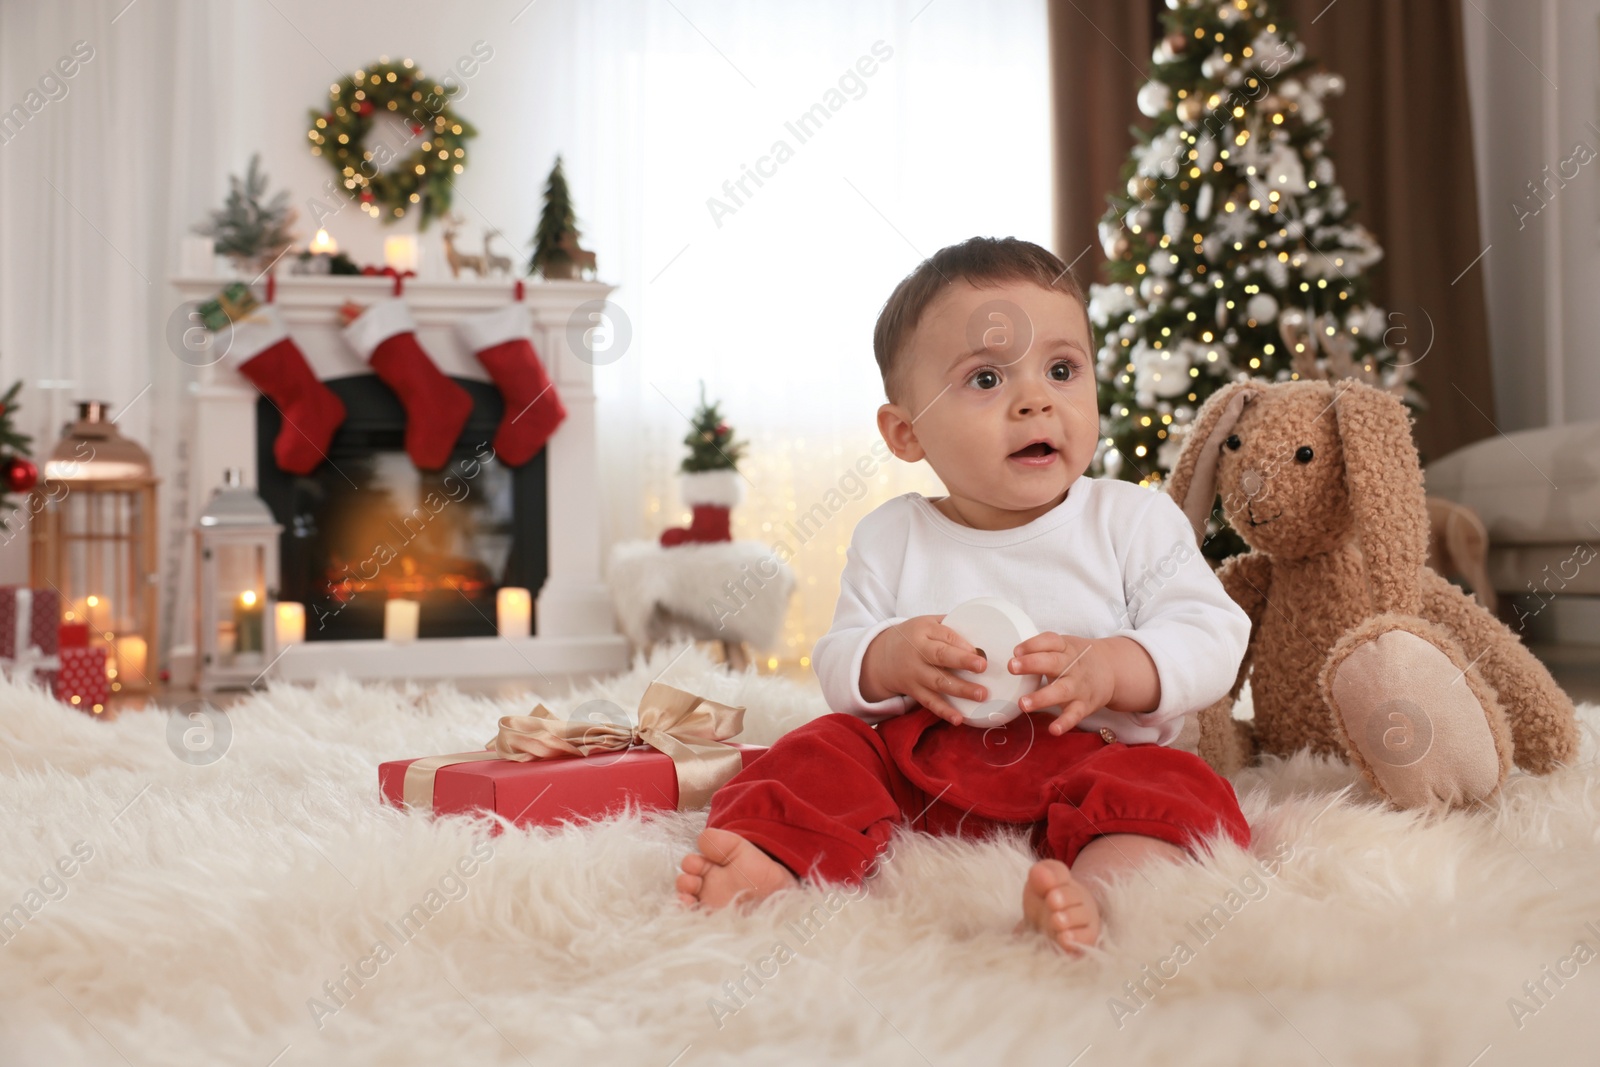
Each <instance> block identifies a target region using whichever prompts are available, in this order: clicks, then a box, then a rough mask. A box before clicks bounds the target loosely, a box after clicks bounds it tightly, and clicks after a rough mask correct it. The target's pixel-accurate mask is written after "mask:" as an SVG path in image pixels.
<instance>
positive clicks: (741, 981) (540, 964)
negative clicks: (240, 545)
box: [0, 646, 1600, 1067]
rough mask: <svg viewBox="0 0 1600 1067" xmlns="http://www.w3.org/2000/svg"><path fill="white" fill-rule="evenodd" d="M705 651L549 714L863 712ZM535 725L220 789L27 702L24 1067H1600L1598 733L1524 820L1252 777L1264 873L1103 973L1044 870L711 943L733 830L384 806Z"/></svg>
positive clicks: (1123, 899)
mask: <svg viewBox="0 0 1600 1067" xmlns="http://www.w3.org/2000/svg"><path fill="white" fill-rule="evenodd" d="M680 651H681V646H679V648H663V649H659V650H658V651H657V653H656V656H655V657H654V659H652V660H651V661H650V662H648V663H636V664H635V666H634V669H633V670H631V671H630V672H628V673H627V674H625V675H622V676H618V677H616V678H613V679H609V680H607V681H606V682H605V683H604V684H598V685H593V686H590V687H587V688H585V689H582V690H580V691H577V692H574V693H550V694H542V696H543V698H544V700H545V702H546V703H547V704H549V705H550V706H551V707H552V708H554V709H555V710H557V711H563V710H566V709H568V708H571V707H573V706H575V705H576V704H578V703H580V702H581V701H583V700H586V699H591V698H593V697H596V696H601V695H604V696H609V697H611V698H613V699H615V700H617V701H618V702H619V703H621V704H623V705H624V706H625V707H633V706H635V705H636V704H637V701H638V698H639V696H640V694H641V693H642V692H643V691H644V688H645V685H646V684H647V683H648V682H649V680H650V679H651V678H653V677H654V676H655V675H656V674H657V673H658V672H660V671H662V670H663V669H664V668H666V673H665V675H663V678H662V680H664V681H667V682H669V683H671V684H674V685H678V686H680V687H682V688H686V689H692V690H695V691H698V692H700V693H703V694H704V695H706V696H710V697H713V698H715V699H718V700H722V701H726V702H729V703H735V704H744V705H746V706H747V707H748V708H749V713H748V719H749V729H748V731H747V733H746V736H745V739H746V740H751V741H756V742H769V741H771V740H772V739H774V738H776V737H777V736H778V735H779V734H780V733H782V732H783V731H784V730H785V729H788V728H792V727H793V726H795V725H797V724H798V723H800V722H802V721H804V720H806V719H808V718H810V717H812V716H814V715H817V714H819V713H821V712H822V711H823V710H825V709H824V708H823V706H822V704H821V700H820V696H819V695H818V693H817V692H816V690H815V689H814V688H810V687H802V686H799V685H796V684H794V683H790V682H786V681H783V680H781V679H774V678H762V677H757V676H755V675H753V674H747V675H743V676H737V675H730V674H728V673H727V672H726V671H724V670H721V669H717V668H714V667H713V665H712V664H711V662H710V661H709V660H708V659H707V658H706V657H704V656H703V655H702V654H701V653H700V652H699V651H698V650H695V649H690V650H689V651H688V652H687V653H686V654H683V655H682V656H681V658H678V659H677V661H676V662H672V660H673V657H674V656H677V655H678V654H679V652H680ZM669 664H670V666H669ZM523 708H524V704H523V702H521V701H518V702H515V703H512V702H495V701H492V700H488V699H482V698H471V697H466V696H462V695H460V694H459V693H456V692H454V691H453V690H451V689H449V688H419V687H415V686H407V687H402V688H377V687H364V686H361V685H357V684H355V683H352V682H349V681H346V680H340V679H331V680H327V681H324V682H323V683H322V684H321V685H320V686H318V687H317V688H316V689H295V688H279V689H274V690H272V691H270V692H268V693H264V694H259V695H256V696H254V697H252V698H250V699H248V700H246V701H244V702H243V703H240V704H238V705H236V706H234V707H232V708H231V709H229V713H228V719H229V723H230V725H231V728H232V732H233V736H232V740H231V744H230V747H229V749H228V751H227V754H226V756H225V757H224V758H222V759H221V760H219V761H218V762H216V763H214V764H211V765H209V766H192V765H190V764H187V763H185V762H182V761H180V760H179V759H177V758H176V757H175V756H174V755H173V752H172V750H171V749H170V748H169V746H168V741H167V725H168V719H167V716H165V715H163V714H160V713H129V714H126V715H124V716H122V717H121V718H120V719H118V720H116V721H113V722H96V721H93V720H90V719H89V718H87V717H85V716H84V715H82V714H79V713H76V712H72V711H69V710H67V709H66V708H64V707H61V706H60V705H57V704H55V703H53V702H52V701H50V700H48V699H46V698H44V697H43V696H42V695H41V694H39V693H38V692H36V691H30V690H26V689H22V688H17V687H13V686H11V685H10V684H9V683H0V775H3V779H0V805H3V809H4V819H3V820H0V842H3V847H0V862H3V871H4V883H3V885H0V894H3V898H0V907H11V906H12V905H13V904H15V905H16V906H17V907H20V908H21V912H20V913H19V912H18V910H17V907H12V909H11V911H10V913H9V914H10V919H9V922H8V924H7V925H5V926H4V927H3V929H0V940H3V941H4V944H3V945H0V1061H3V1062H4V1063H7V1064H13V1063H15V1064H48V1065H56V1064H77V1063H86V1064H118V1063H123V1062H127V1063H130V1064H141V1065H142V1064H154V1063H161V1064H197V1065H198V1064H204V1065H208V1067H209V1065H214V1064H242V1065H250V1067H268V1065H274V1067H288V1065H291V1064H338V1065H348V1064H383V1065H388V1067H393V1065H402V1064H429V1065H456V1064H473V1065H477V1064H485V1065H487V1064H522V1063H536V1064H540V1065H543V1064H550V1063H574V1064H576V1063H590V1062H607V1063H626V1064H646V1065H651V1067H669V1065H674V1067H691V1065H696V1064H723V1063H735V1062H738V1063H788V1062H830V1063H847V1064H857V1063H859V1064H873V1065H880V1064H913V1065H922V1064H938V1065H947V1064H948V1065H965V1064H974V1063H1007V1064H1009V1063H1048V1064H1056V1065H1067V1064H1077V1065H1082V1067H1091V1065H1095V1064H1125V1063H1159V1064H1185V1065H1198V1064H1229V1065H1232V1064H1245V1063H1263V1064H1266V1063H1270V1064H1308V1065H1312V1064H1314V1065H1319V1067H1320V1065H1327V1064H1336V1065H1340V1067H1343V1065H1346V1064H1349V1065H1370V1064H1439V1065H1444V1067H1467V1065H1469V1064H1471V1065H1489V1064H1551V1063H1593V1062H1595V1056H1596V1053H1595V1049H1596V1047H1597V1040H1600V1021H1597V1013H1596V1012H1595V1011H1594V1010H1593V1009H1594V1005H1595V1004H1596V998H1597V995H1600V962H1594V960H1595V952H1596V951H1597V950H1600V776H1597V774H1596V768H1595V766H1594V765H1593V763H1592V761H1593V760H1594V759H1595V736H1596V735H1595V728H1596V727H1600V709H1597V708H1596V707H1595V706H1593V705H1590V706H1587V707H1586V708H1585V709H1584V714H1585V717H1586V720H1587V722H1586V730H1585V740H1584V751H1583V759H1584V760H1587V761H1591V762H1590V764H1589V765H1587V766H1580V767H1575V768H1572V769H1569V770H1567V771H1565V772H1563V773H1561V774H1559V775H1556V776H1553V777H1550V778H1545V779H1533V778H1527V777H1523V776H1520V775H1519V776H1518V777H1516V778H1515V779H1514V780H1513V781H1512V782H1510V783H1509V784H1508V786H1507V788H1506V790H1505V795H1504V799H1503V801H1502V802H1501V803H1500V805H1499V806H1498V807H1497V808H1496V809H1495V810H1494V811H1493V812H1491V813H1487V814H1483V813H1480V814H1458V815H1452V816H1449V817H1445V818H1440V819H1436V820H1428V819H1424V818H1421V817H1418V816H1414V815H1406V814H1398V813H1394V812H1390V811H1387V810H1384V809H1382V808H1380V807H1378V806H1376V805H1375V804H1374V803H1373V802H1372V800H1371V798H1370V796H1369V795H1368V794H1367V793H1366V791H1365V789H1364V787H1363V786H1362V785H1361V784H1360V783H1359V781H1358V780H1357V778H1356V776H1355V775H1354V774H1353V773H1352V772H1351V771H1350V770H1349V769H1348V768H1346V767H1344V766H1342V765H1339V764H1334V763H1331V762H1327V761H1317V760H1312V759H1310V758H1307V757H1304V756H1301V757H1297V758H1295V759H1293V760H1290V761H1287V762H1276V761H1274V762H1272V763H1270V764H1268V765H1267V766H1264V767H1261V768H1258V769H1253V770H1251V771H1248V772H1246V773H1245V774H1243V775H1241V776H1240V778H1239V780H1238V782H1237V787H1238V789H1239V793H1240V796H1241V799H1242V802H1243V805H1244V809H1245V812H1246V814H1247V815H1248V816H1249V818H1250V822H1251V825H1252V826H1253V828H1254V831H1255V836H1256V842H1255V845H1254V848H1253V850H1252V852H1251V853H1247V852H1244V851H1241V850H1239V849H1237V848H1233V847H1231V846H1228V847H1227V848H1226V849H1225V850H1224V851H1221V852H1220V853H1219V854H1217V855H1215V856H1213V857H1211V858H1210V859H1208V860H1207V861H1206V862H1204V863H1196V864H1189V865H1186V866H1167V867H1162V868H1158V869H1154V870H1150V871H1148V872H1147V873H1145V874H1142V875H1138V876H1134V877H1131V878H1130V879H1129V880H1128V881H1126V882H1125V883H1123V884H1122V885H1121V886H1120V887H1119V888H1118V890H1117V891H1116V893H1115V896H1114V898H1113V901H1112V907H1113V909H1114V914H1113V917H1112V922H1113V923H1114V927H1113V929H1112V932H1111V934H1110V935H1109V936H1108V937H1107V938H1106V940H1105V941H1104V943H1103V949H1104V950H1103V951H1102V952H1100V953H1099V954H1098V955H1097V956H1095V957H1094V958H1091V959H1083V960H1072V959H1068V958H1065V957H1063V956H1061V955H1059V954H1057V953H1056V952H1054V951H1052V950H1050V949H1049V948H1047V947H1046V946H1045V945H1044V944H1043V943H1042V941H1041V940H1040V939H1037V938H1030V937H1021V936H1014V935H1013V934H1012V932H1011V931H1012V926H1013V924H1014V923H1015V922H1016V920H1017V918H1018V915H1019V886H1020V884H1021V880H1022V877H1023V873H1024V872H1025V871H1026V869H1027V866H1028V863H1029V857H1028V855H1027V854H1026V852H1025V851H1024V850H1023V848H1022V847H1021V846H1020V845H1019V844H1018V843H1017V842H1016V841H1014V840H998V841H993V842H990V843H983V844H968V843H961V842H953V841H947V840H934V839H929V838H916V837H904V836H902V837H901V838H899V839H898V840H897V842H896V844H895V846H894V850H893V858H892V860H891V861H890V862H889V863H888V864H887V866H886V869H885V870H884V872H883V874H882V876H881V877H880V878H879V879H878V880H877V881H876V882H875V883H874V884H872V885H871V887H870V890H869V891H868V892H867V893H865V894H863V895H859V896H853V895H852V896H846V895H834V896H831V897H830V896H824V895H823V894H821V893H819V892H817V891H815V890H807V891H802V892H797V893H794V894H785V895H780V896H779V897H777V898H774V899H773V900H771V901H769V902H767V904H765V905H763V906H762V907H761V908H760V909H758V910H756V911H754V912H753V913H750V914H743V915H740V914H733V913H720V914H716V915H709V916H708V915H705V914H698V913H693V912H689V911H686V910H684V909H682V908H680V907H679V906H678V905H677V904H676V903H675V902H674V900H673V896H672V893H671V890H670V882H671V878H672V875H673V872H674V869H675V866H676V863H677V861H678V859H679V857H680V856H681V855H682V854H683V852H684V851H685V850H686V848H687V847H688V845H689V844H690V842H691V841H692V840H693V837H694V835H695V833H696V832H697V830H698V829H699V828H700V826H701V824H702V823H703V820H704V817H703V815H693V814H688V815H677V814H666V815H656V816H651V817H646V818H642V819H641V818H639V817H628V818H619V819H616V820H613V821H609V822H605V823H601V824H595V825H588V826H584V827H568V828H565V829H559V830H533V831H515V830H514V831H511V832H508V833H505V834H503V835H500V836H496V837H491V836H489V835H488V834H487V833H486V832H485V828H484V824H483V823H481V822H474V821H472V820H468V819H461V818H456V819H447V820H440V821H435V820H432V819H430V818H428V817H426V816H422V815H417V814H408V813H402V812H399V811H396V810H394V809H391V808H386V807H383V806H382V805H380V804H379V802H378V798H377V775H376V770H375V768H376V765H377V763H378V762H379V761H381V760H384V759H389V758H396V757H404V756H416V755H424V754H429V753H438V752H452V751H460V750H464V749H468V748H473V747H476V746H478V745H481V744H482V743H483V742H484V741H485V740H486V739H487V738H488V737H489V736H490V735H491V734H492V733H493V729H494V723H495V720H496V717H497V716H499V715H501V714H504V713H507V712H513V711H518V710H523ZM180 725H183V726H190V725H192V724H189V723H187V722H182V721H180ZM1346 787H1349V788H1348V789H1346ZM85 857H87V858H85ZM463 858H465V859H466V862H465V863H461V861H462V860H463ZM58 861H59V863H60V867H59V868H58V867H57V864H58ZM61 870H70V871H71V872H72V873H71V875H70V876H64V875H62V874H61V873H60V871H61ZM468 870H470V874H465V875H464V874H463V873H462V872H463V871H468ZM430 894H432V896H431V897H430ZM418 904H422V905H424V909H425V912H426V911H427V910H428V909H429V908H433V909H436V910H434V911H432V913H431V916H430V917H429V918H428V920H427V921H426V924H425V925H424V926H423V927H422V928H421V930H420V931H417V930H415V929H413V930H412V931H411V936H410V937H409V939H408V940H404V941H402V940H401V939H400V938H398V937H396V936H395V934H394V932H393V929H392V928H391V926H390V925H389V924H397V923H398V922H399V920H400V919H401V917H402V916H403V915H405V914H406V913H407V912H409V911H411V910H412V909H413V907H414V906H416V905H418ZM19 914H20V916H21V918H19ZM1208 914H1209V915H1210V919H1209V925H1208V926H1203V925H1202V920H1203V919H1205V918H1206V916H1207V915H1208ZM808 915H809V919H808ZM807 923H809V925H807ZM19 927H20V928H19ZM379 942H382V943H383V944H384V948H383V950H382V951H375V949H376V948H377V945H378V943H379ZM1180 943H1181V946H1182V947H1181V948H1179V947H1178V946H1179V945H1180ZM325 983H326V984H325ZM1524 983H1533V985H1531V986H1525V985H1524ZM1541 983H1542V986H1543V990H1542V991H1541V990H1540V989H1539V988H1538V986H1539V985H1540V984H1541ZM1140 984H1142V987H1143V988H1142V990H1140V989H1138V988H1136V986H1138V985H1140ZM336 986H342V989H339V988H335V987H336ZM741 986H742V989H741V988H740V987H741ZM1530 990H1531V992H1530ZM1517 1005H1521V1008H1520V1010H1519V1009H1517V1007H1516V1006H1517Z"/></svg>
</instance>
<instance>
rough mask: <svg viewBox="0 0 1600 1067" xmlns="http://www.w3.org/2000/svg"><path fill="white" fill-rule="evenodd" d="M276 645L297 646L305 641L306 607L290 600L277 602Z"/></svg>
mask: <svg viewBox="0 0 1600 1067" xmlns="http://www.w3.org/2000/svg"><path fill="white" fill-rule="evenodd" d="M277 624H278V630H277V633H278V645H279V647H280V648H281V647H282V646H284V645H298V644H300V643H301V642H303V641H304V640H305V639H306V606H305V605H304V604H297V603H295V602H294V601H292V600H280V601H278V617H277Z"/></svg>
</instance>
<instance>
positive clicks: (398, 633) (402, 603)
mask: <svg viewBox="0 0 1600 1067" xmlns="http://www.w3.org/2000/svg"><path fill="white" fill-rule="evenodd" d="M421 617H422V604H421V602H420V601H416V600H401V599H395V600H386V601H384V603H383V639H384V640H385V641H395V642H406V641H415V640H416V639H417V622H418V621H419V620H420V619H421Z"/></svg>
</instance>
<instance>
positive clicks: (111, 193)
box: [0, 0, 241, 643]
mask: <svg viewBox="0 0 1600 1067" xmlns="http://www.w3.org/2000/svg"><path fill="white" fill-rule="evenodd" d="M232 15H233V10H232V6H231V5H224V4H214V3H207V2H204V0H158V2H156V3H146V4H140V5H138V6H133V5H129V4H128V3H127V0H74V2H61V3H48V4H46V3H20V2H5V3H0V109H4V110H5V111H7V112H8V114H9V117H11V118H12V123H11V125H10V127H9V128H8V129H7V131H6V133H7V136H6V137H5V138H4V139H3V144H0V382H3V383H4V384H6V385H9V384H10V383H11V382H12V381H13V380H15V379H17V378H21V379H22V380H23V383H24V388H23V392H22V395H21V397H20V398H19V400H20V403H21V405H22V407H21V410H20V412H19V416H18V421H19V424H20V428H21V429H22V430H23V431H24V432H26V433H29V434H32V435H33V436H34V456H35V458H36V459H41V465H42V457H43V456H44V455H46V454H48V452H49V450H50V448H51V446H52V445H53V444H54V442H55V440H56V438H57V437H58V436H59V434H60V432H61V428H62V424H63V423H64V422H65V421H67V420H68V419H69V418H70V416H71V415H72V410H73V401H75V400H77V399H82V398H94V399H100V400H104V401H107V402H109V403H110V404H111V406H112V410H113V415H114V416H115V417H116V418H117V420H118V428H119V429H120V430H121V431H122V432H123V433H124V434H126V435H127V436H128V437H130V438H132V439H134V440H136V441H139V442H140V443H142V444H144V445H146V446H147V447H148V449H149V450H150V452H151V455H152V457H153V458H154V460H155V462H156V467H157V471H158V474H159V475H160V476H161V478H162V486H161V497H160V505H161V507H160V515H159V520H160V539H161V542H160V553H159V554H160V558H161V562H162V570H163V579H164V584H163V595H162V637H163V642H164V643H165V641H167V640H169V639H170V637H171V628H172V615H171V608H172V604H173V599H174V595H175V590H176V578H177V575H178V574H179V573H180V571H181V567H182V560H183V559H184V558H185V557H184V554H183V553H184V548H185V546H186V544H187V543H188V511H187V507H188V500H189V493H190V490H191V489H192V488H193V487H190V486H188V485H187V484H186V483H185V474H186V472H187V467H188V463H187V458H186V453H185V448H186V436H187V420H188V417H189V409H188V404H187V397H186V393H185V387H186V383H187V382H189V381H191V380H192V378H193V368H191V367H188V366H187V365H185V364H184V363H182V362H181V361H179V360H178V359H176V358H174V357H173V355H172V353H171V351H170V350H169V348H168V346H167V343H166V338H165V328H166V322H167V316H168V314H169V312H171V310H172V308H173V306H174V301H173V298H172V294H171V292H170V290H169V289H168V287H167V285H166V280H167V276H168V274H169V273H170V269H171V264H173V263H175V262H176V259H177V256H176V252H177V248H178V245H179V242H180V240H181V238H182V237H183V235H184V232H185V230H186V229H187V227H188V225H189V224H190V223H191V222H193V221H194V220H195V211H196V205H204V204H208V203H212V202H214V201H216V200H218V199H219V198H220V192H221V190H223V189H225V188H226V184H227V183H226V174H227V170H228V164H229V162H230V160H231V159H232V157H233V156H232V149H233V148H234V146H235V144H236V136H238V135H239V134H238V131H239V130H240V126H241V123H240V120H239V118H238V116H237V115H236V114H235V113H234V112H233V111H231V110H230V108H229V105H228V94H227V91H226V90H227V87H226V86H225V85H219V83H220V82H222V81H223V78H222V75H223V74H224V73H225V72H226V69H227V58H228V56H229V50H230V48H231V45H232V41H233V33H234V31H233V18H232ZM78 42H83V43H84V44H83V45H82V46H78V47H77V48H76V50H75V45H77V43H78ZM69 53H72V54H74V55H76V56H78V57H79V58H80V59H81V58H83V57H84V56H85V55H87V56H89V58H87V59H86V60H85V61H83V62H81V63H80V64H78V65H77V66H76V68H75V69H74V72H73V75H72V76H71V77H70V78H62V77H60V74H59V72H60V69H61V68H59V67H58V66H57V62H58V60H60V59H61V58H62V57H64V56H66V55H67V54H69ZM69 67H70V65H69ZM44 79H49V80H44ZM41 86H42V88H41ZM33 92H38V93H39V94H40V95H36V96H33V97H32V98H31V99H30V96H29V94H30V93H33ZM40 96H43V97H44V98H45V100H46V101H47V102H45V103H43V104H42V105H41V104H40ZM19 104H20V105H22V106H23V107H24V108H25V109H26V110H27V111H29V112H31V114H29V117H28V118H27V120H26V121H25V122H18V121H17V120H16V118H15V112H14V111H12V110H11V109H12V108H13V106H14V105H19ZM19 500H20V498H18V497H13V501H14V502H18V501H19ZM10 521H11V525H12V534H11V535H8V536H7V537H6V538H5V540H4V542H3V544H0V581H4V582H25V581H26V580H27V565H28V557H27V543H28V536H27V533H28V532H27V529H26V527H27V513H26V509H25V508H24V510H23V511H22V512H21V514H20V515H13V516H10Z"/></svg>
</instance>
